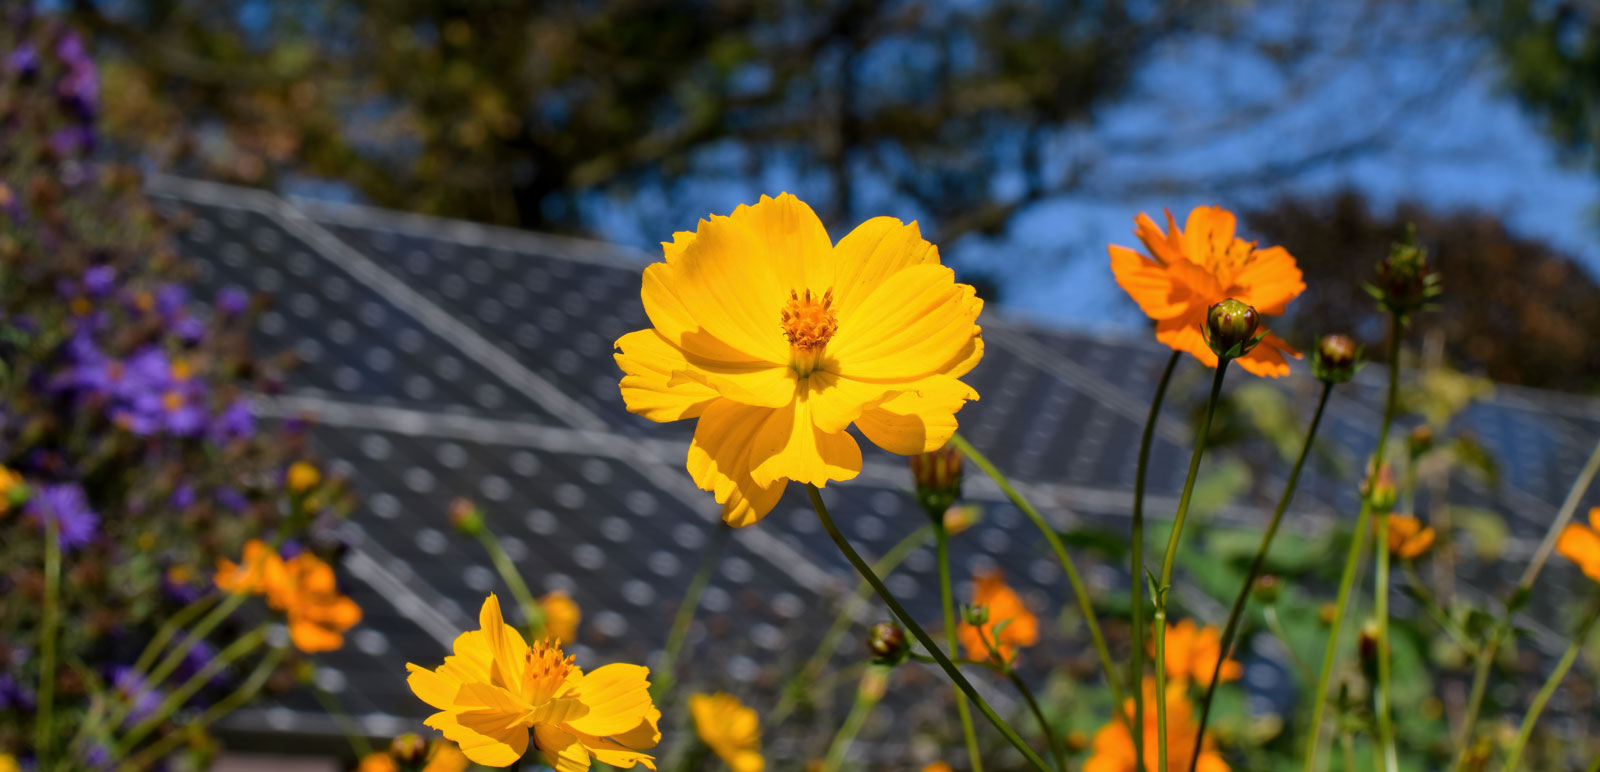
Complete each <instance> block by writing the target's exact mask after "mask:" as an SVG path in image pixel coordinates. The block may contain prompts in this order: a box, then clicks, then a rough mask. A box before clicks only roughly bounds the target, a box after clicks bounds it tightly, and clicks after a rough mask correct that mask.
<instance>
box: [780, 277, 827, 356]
mask: <svg viewBox="0 0 1600 772" xmlns="http://www.w3.org/2000/svg"><path fill="white" fill-rule="evenodd" d="M780 317H781V318H782V320H783V336H784V337H785V338H788V339H789V345H791V346H793V347H795V348H796V349H799V350H801V351H805V352H808V353H814V352H816V351H819V350H821V349H822V347H823V346H826V345H827V344H828V340H829V339H831V338H832V337H833V334H834V333H835V332H837V331H838V329H839V320H838V319H837V318H835V317H834V315H833V290H832V289H829V290H827V291H826V292H823V293H822V297H820V298H818V297H814V296H813V295H812V294H811V290H806V294H805V296H804V297H802V296H801V295H800V294H799V293H797V292H795V291H794V290H789V302H788V303H786V304H785V305H784V307H783V313H782V314H781V315H780Z"/></svg>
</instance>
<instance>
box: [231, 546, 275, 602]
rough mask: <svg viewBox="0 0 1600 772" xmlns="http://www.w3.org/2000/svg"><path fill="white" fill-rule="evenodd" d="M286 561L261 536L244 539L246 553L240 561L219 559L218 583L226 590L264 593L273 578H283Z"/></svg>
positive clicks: (246, 593) (256, 593) (252, 593)
mask: <svg viewBox="0 0 1600 772" xmlns="http://www.w3.org/2000/svg"><path fill="white" fill-rule="evenodd" d="M282 572H283V560H282V559H281V558H279V557H278V554H277V553H276V552H274V551H273V550H272V548H271V547H269V546H267V543H266V542H264V541H262V540H260V539H251V540H250V541H247V542H245V545H244V556H243V557H242V558H240V559H239V562H238V563H234V562H233V561H231V560H229V559H227V558H218V559H217V574H216V579H215V581H216V585H217V589H219V590H222V591H223V592H234V593H243V594H245V595H264V594H266V592H267V585H268V583H269V582H271V581H281V574H282Z"/></svg>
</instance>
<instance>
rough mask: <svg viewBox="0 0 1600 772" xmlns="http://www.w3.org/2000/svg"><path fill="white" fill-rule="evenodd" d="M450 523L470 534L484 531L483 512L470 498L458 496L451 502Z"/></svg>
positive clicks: (458, 529)
mask: <svg viewBox="0 0 1600 772" xmlns="http://www.w3.org/2000/svg"><path fill="white" fill-rule="evenodd" d="M450 525H451V526H452V527H454V528H455V529H456V530H457V531H460V532H461V533H464V534H466V535H468V536H477V535H478V534H479V533H480V532H482V531H483V513H482V512H480V511H479V510H478V505H476V504H474V503H472V501H471V500H469V499H464V498H458V499H455V500H453V501H451V502H450Z"/></svg>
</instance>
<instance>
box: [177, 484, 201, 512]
mask: <svg viewBox="0 0 1600 772" xmlns="http://www.w3.org/2000/svg"><path fill="white" fill-rule="evenodd" d="M194 502H195V496H194V486H193V485H190V484H188V483H183V484H181V485H179V486H178V487H177V488H176V489H175V490H173V491H172V508H173V509H176V510H178V511H180V512H181V511H183V510H185V509H188V508H189V507H192V506H194Z"/></svg>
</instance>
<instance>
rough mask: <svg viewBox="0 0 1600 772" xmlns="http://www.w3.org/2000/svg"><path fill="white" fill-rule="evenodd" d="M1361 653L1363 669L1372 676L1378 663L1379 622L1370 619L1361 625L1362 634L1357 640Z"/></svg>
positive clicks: (1358, 649) (1357, 648)
mask: <svg viewBox="0 0 1600 772" xmlns="http://www.w3.org/2000/svg"><path fill="white" fill-rule="evenodd" d="M1356 650H1357V651H1359V652H1360V653H1361V670H1362V672H1365V673H1366V674H1367V677H1368V678H1371V677H1372V675H1373V673H1374V672H1375V671H1376V668H1377V664H1378V623H1377V622H1376V621H1374V620H1371V619H1368V620H1367V621H1366V622H1363V623H1362V625H1361V636H1360V637H1359V638H1358V639H1357V641H1356Z"/></svg>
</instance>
